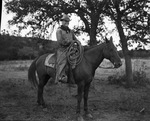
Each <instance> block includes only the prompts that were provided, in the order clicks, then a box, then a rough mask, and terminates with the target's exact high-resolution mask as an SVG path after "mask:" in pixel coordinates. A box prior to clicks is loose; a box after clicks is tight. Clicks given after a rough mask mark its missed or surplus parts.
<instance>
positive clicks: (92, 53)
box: [28, 37, 122, 121]
mask: <svg viewBox="0 0 150 121" xmlns="http://www.w3.org/2000/svg"><path fill="white" fill-rule="evenodd" d="M47 55H48V54H44V55H42V56H40V57H38V58H36V59H35V60H34V61H33V62H32V63H31V65H30V67H29V70H28V80H29V81H30V82H31V83H32V84H33V85H34V86H36V87H38V95H37V102H38V104H39V105H42V106H43V107H45V102H44V99H43V89H44V86H45V85H46V83H47V82H48V80H49V79H50V78H54V76H55V69H54V68H50V67H46V66H45V65H44V61H45V58H46V57H47ZM103 59H108V60H110V62H111V63H112V64H113V65H114V68H119V67H120V66H121V65H122V63H121V59H120V57H119V55H118V52H117V49H116V47H115V46H114V44H113V40H112V37H111V38H110V40H108V39H107V38H105V42H103V43H101V44H99V45H95V46H92V47H88V48H86V49H85V50H84V53H83V57H82V61H81V62H80V63H79V64H78V65H77V66H76V68H75V69H73V70H72V71H73V76H74V79H75V83H76V85H77V109H76V113H77V117H78V119H79V120H80V121H83V118H82V116H81V113H80V112H81V107H80V104H81V101H82V98H84V111H85V114H86V116H89V117H92V115H91V114H90V113H89V110H88V93H89V88H90V85H91V82H92V80H93V77H94V75H95V70H96V69H97V68H98V67H99V65H100V64H101V62H102V61H103ZM36 72H37V75H38V78H39V82H38V81H37V80H36Z"/></svg>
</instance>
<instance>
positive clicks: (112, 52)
mask: <svg viewBox="0 0 150 121" xmlns="http://www.w3.org/2000/svg"><path fill="white" fill-rule="evenodd" d="M105 41H106V46H105V48H104V57H105V58H106V59H108V60H110V61H111V62H112V63H113V65H114V67H115V68H119V67H120V66H121V65H122V62H121V59H120V57H119V55H118V52H117V49H116V47H115V46H114V44H113V40H112V37H111V38H110V40H108V39H107V38H105Z"/></svg>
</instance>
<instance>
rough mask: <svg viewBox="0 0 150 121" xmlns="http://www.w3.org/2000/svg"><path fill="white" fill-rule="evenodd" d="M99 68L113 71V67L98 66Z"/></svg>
mask: <svg viewBox="0 0 150 121" xmlns="http://www.w3.org/2000/svg"><path fill="white" fill-rule="evenodd" d="M99 68H102V69H114V67H111V66H110V67H102V66H99Z"/></svg>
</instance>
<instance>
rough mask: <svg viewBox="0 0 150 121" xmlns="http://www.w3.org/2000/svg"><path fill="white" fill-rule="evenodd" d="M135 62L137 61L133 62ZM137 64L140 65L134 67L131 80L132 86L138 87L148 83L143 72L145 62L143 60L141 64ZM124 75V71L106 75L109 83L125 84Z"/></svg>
mask: <svg viewBox="0 0 150 121" xmlns="http://www.w3.org/2000/svg"><path fill="white" fill-rule="evenodd" d="M135 63H137V62H135ZM138 66H140V67H134V68H136V69H135V70H134V72H133V81H134V85H133V86H134V87H138V86H147V84H148V85H149V84H150V82H149V79H148V78H147V76H146V72H145V66H146V65H145V63H144V62H143V63H142V64H141V65H139V63H138ZM126 79H127V78H126V75H125V74H124V73H122V74H115V75H112V76H109V77H108V82H109V84H116V85H121V86H126Z"/></svg>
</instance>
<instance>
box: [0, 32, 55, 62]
mask: <svg viewBox="0 0 150 121" xmlns="http://www.w3.org/2000/svg"><path fill="white" fill-rule="evenodd" d="M0 38H1V39H0V60H17V59H33V58H35V57H37V56H38V55H40V54H41V51H42V54H44V53H50V52H54V50H55V48H56V47H57V44H56V43H55V42H54V43H55V44H53V42H52V41H50V40H47V41H46V40H43V39H39V38H27V37H15V36H9V35H7V34H6V35H0ZM40 45H41V46H42V48H39V47H40Z"/></svg>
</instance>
